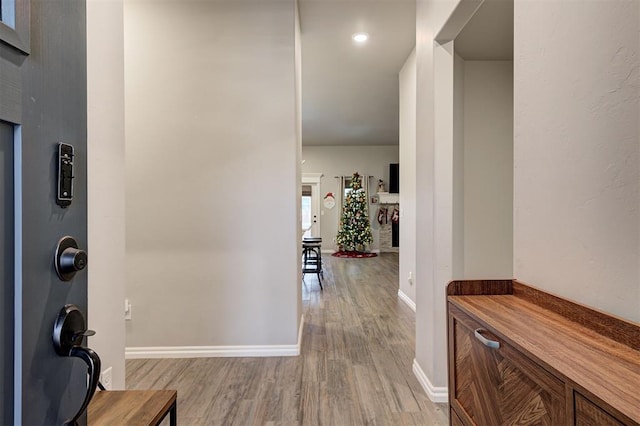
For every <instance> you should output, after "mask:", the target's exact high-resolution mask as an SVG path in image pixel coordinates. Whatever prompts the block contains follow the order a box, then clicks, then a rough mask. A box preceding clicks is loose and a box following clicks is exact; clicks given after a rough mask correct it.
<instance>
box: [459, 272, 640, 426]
mask: <svg viewBox="0 0 640 426" xmlns="http://www.w3.org/2000/svg"><path fill="white" fill-rule="evenodd" d="M447 293H448V303H447V309H448V339H449V348H448V349H449V406H450V423H451V425H454V426H458V425H460V426H463V425H464V426H471V425H479V426H498V425H549V426H556V425H557V426H560V425H563V426H564V425H567V426H568V425H578V426H587V425H591V426H606V425H636V426H637V425H640V326H638V324H634V323H632V322H629V321H625V320H622V319H619V318H616V317H613V316H611V315H607V314H604V313H602V312H600V311H596V310H594V309H591V308H588V307H585V306H582V305H579V304H577V303H574V302H571V301H568V300H565V299H562V298H559V297H556V296H553V295H550V294H548V293H545V292H543V291H540V290H537V289H535V288H533V287H530V286H527V285H525V284H522V283H520V282H518V281H515V280H496V281H453V282H451V283H450V284H449V287H448V289H447Z"/></svg>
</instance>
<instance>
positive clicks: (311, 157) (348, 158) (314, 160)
mask: <svg viewBox="0 0 640 426" xmlns="http://www.w3.org/2000/svg"><path fill="white" fill-rule="evenodd" d="M398 155H399V154H398V145H376V146H324V145H323V146H303V147H302V159H303V160H304V164H303V165H302V172H303V173H322V174H323V175H324V176H323V177H322V180H321V182H320V196H321V198H322V199H324V196H325V195H326V194H327V193H328V192H333V193H334V195H335V196H336V206H335V207H334V208H333V209H327V208H325V207H324V204H322V203H321V205H320V210H321V211H320V232H321V234H322V235H321V236H322V248H323V250H327V249H337V247H336V246H335V238H336V234H337V233H338V222H339V221H340V205H338V204H339V203H338V201H339V198H338V194H339V192H340V182H339V181H338V179H336V178H335V176H351V175H352V174H353V173H354V172H358V173H360V174H361V175H369V176H372V178H371V179H370V180H369V191H370V195H374V194H375V193H376V190H377V187H378V179H382V180H384V182H385V185H386V188H387V190H388V189H389V164H390V163H397V162H398V159H399V157H398ZM400 169H402V166H400ZM369 199H371V197H369ZM378 206H379V205H378V204H369V218H370V220H371V222H372V224H371V231H372V234H373V243H372V244H371V245H370V249H371V250H377V249H378V248H379V245H378V230H379V225H378V221H377V213H378ZM390 214H391V211H389V215H390ZM400 228H402V223H400Z"/></svg>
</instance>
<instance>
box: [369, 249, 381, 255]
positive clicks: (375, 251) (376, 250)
mask: <svg viewBox="0 0 640 426" xmlns="http://www.w3.org/2000/svg"><path fill="white" fill-rule="evenodd" d="M371 253H376V254H380V249H375V250H371Z"/></svg>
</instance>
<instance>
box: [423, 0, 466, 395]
mask: <svg viewBox="0 0 640 426" xmlns="http://www.w3.org/2000/svg"><path fill="white" fill-rule="evenodd" d="M457 3H458V0H418V1H417V10H416V68H417V80H416V82H417V98H416V162H417V168H416V217H417V223H416V238H417V241H416V257H417V259H418V262H417V265H416V305H417V311H416V359H415V364H414V371H415V372H416V375H417V376H418V378H419V379H420V380H421V383H422V384H423V386H424V387H425V389H426V390H427V393H428V395H429V397H430V398H432V399H434V400H438V401H446V398H447V389H446V384H447V362H446V354H447V352H446V340H447V339H446V313H445V308H446V306H445V300H446V299H445V297H446V296H445V288H446V284H447V282H448V281H449V280H450V279H451V278H452V257H453V248H452V238H453V237H452V235H451V234H452V230H451V228H452V227H453V212H452V205H453V170H452V166H453V164H452V163H453V146H450V147H446V146H445V147H443V146H437V144H438V143H441V144H442V143H451V145H453V144H452V140H453V129H452V128H453V122H451V125H450V127H451V128H450V133H451V139H450V140H449V141H442V140H440V141H439V140H438V139H437V138H436V137H435V132H436V120H435V112H436V111H435V105H436V104H437V102H438V101H437V100H436V99H435V86H436V85H435V84H434V82H435V76H434V66H435V63H434V54H435V49H434V38H435V36H436V34H437V33H438V31H439V30H440V28H441V27H442V25H443V24H444V23H445V21H446V19H447V17H448V16H449V15H450V14H451V12H452V11H453V9H454V8H455V6H456V5H457ZM439 49H443V48H441V47H439ZM440 53H442V54H443V55H446V54H452V52H447V51H444V52H440ZM441 74H443V75H446V74H447V72H446V70H445V72H444V73H441ZM450 74H451V75H450V80H451V82H450V84H451V87H450V90H449V93H442V95H443V96H445V97H447V100H446V102H445V103H446V104H447V105H448V107H449V108H451V111H450V115H451V117H452V116H453V66H451V71H450ZM447 148H448V149H447ZM443 151H444V152H445V153H446V155H447V158H446V159H445V161H448V162H446V163H445V164H443V163H442V161H441V159H440V158H438V157H436V153H443ZM436 167H439V168H440V169H439V173H436ZM443 167H449V168H450V169H449V176H446V170H443ZM437 195H438V197H439V198H440V199H441V200H442V199H446V198H449V199H450V201H449V203H448V205H445V206H442V207H443V209H440V207H441V206H438V205H437V203H436V196H437ZM436 210H439V211H438V216H437V217H439V218H440V219H445V220H446V218H447V217H448V223H446V224H445V225H446V227H440V225H441V224H440V223H439V222H437V221H436ZM446 210H449V213H447V212H446ZM443 228H447V229H443ZM447 230H449V231H450V235H448V238H447V236H445V235H443V234H442V232H445V231H447ZM436 231H438V232H439V234H438V236H436Z"/></svg>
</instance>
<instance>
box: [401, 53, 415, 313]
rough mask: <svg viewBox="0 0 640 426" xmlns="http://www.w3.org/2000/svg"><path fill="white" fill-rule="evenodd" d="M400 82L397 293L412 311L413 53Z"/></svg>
mask: <svg viewBox="0 0 640 426" xmlns="http://www.w3.org/2000/svg"><path fill="white" fill-rule="evenodd" d="M399 80H400V221H401V226H400V255H399V257H400V259H399V271H398V272H399V281H400V292H401V293H402V294H403V295H404V296H406V297H408V298H409V299H410V301H411V302H413V307H415V301H416V287H415V285H414V284H415V273H416V51H415V49H414V50H413V51H412V52H411V54H410V55H409V57H408V58H407V61H406V62H405V63H404V65H403V67H402V69H401V70H400V74H399Z"/></svg>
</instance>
